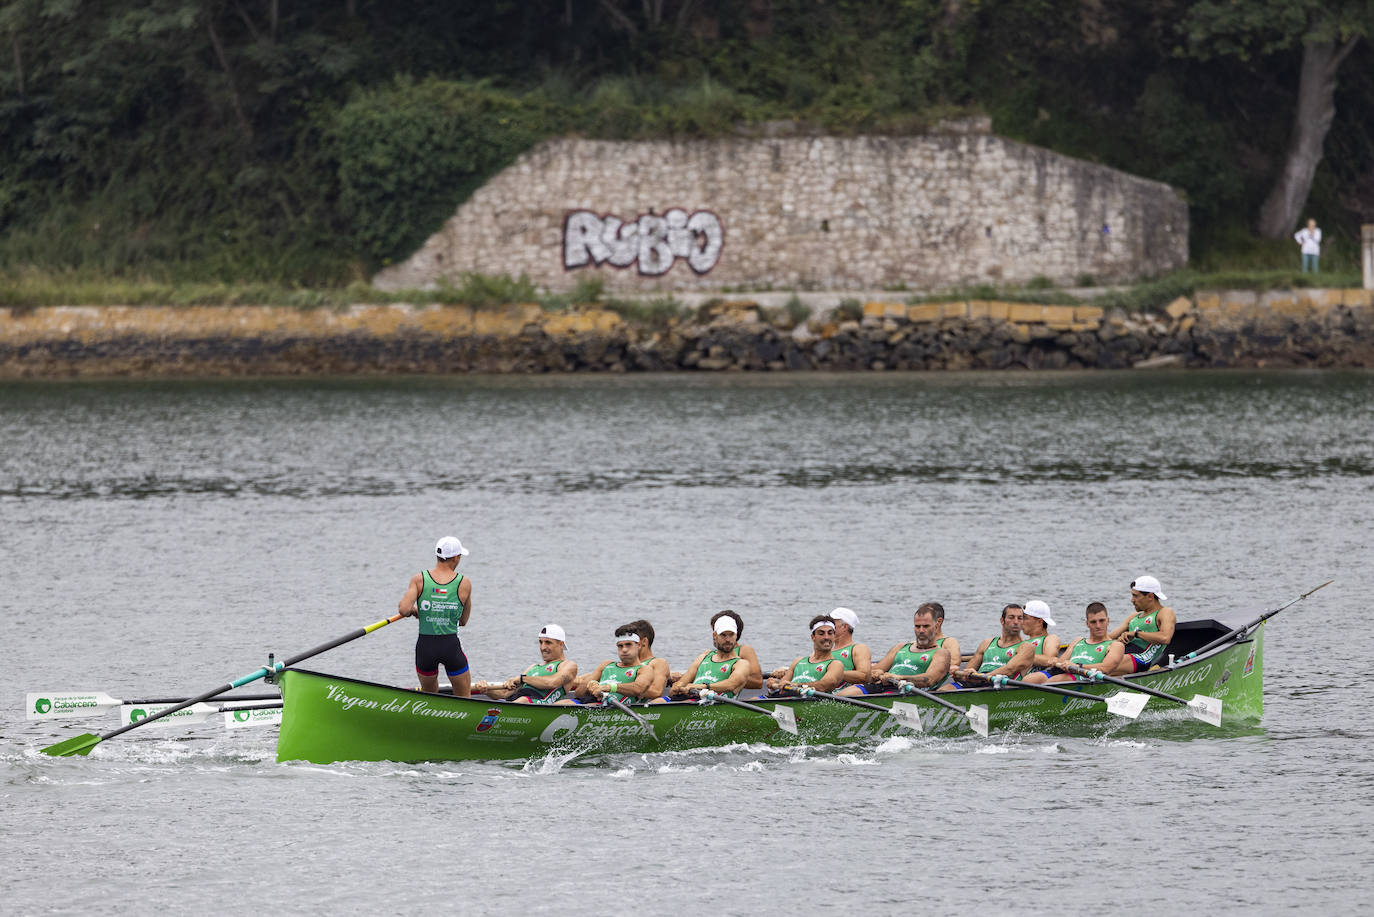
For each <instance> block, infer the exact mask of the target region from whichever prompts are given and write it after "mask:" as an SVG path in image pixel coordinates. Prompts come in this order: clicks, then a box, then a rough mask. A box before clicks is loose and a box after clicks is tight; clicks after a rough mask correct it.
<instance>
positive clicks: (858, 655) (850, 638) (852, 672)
mask: <svg viewBox="0 0 1374 917" xmlns="http://www.w3.org/2000/svg"><path fill="white" fill-rule="evenodd" d="M830 617H831V618H833V619H834V620H835V648H834V649H833V650H831V651H830V654H831V655H832V656H834V657H835V658H836V659H838V660H840V664H841V665H843V666H844V681H843V684H845V685H858V686H862V685H864V684H867V682H868V678H869V672H870V670H871V669H872V667H873V656H872V654H871V653H870V652H869V650H868V646H867V645H866V644H863V643H855V642H854V628H856V627H858V626H859V616H858V615H857V614H855V613H854V612H853V611H852V610H850V609H848V608H836V609H835V610H834V611H832V612H830Z"/></svg>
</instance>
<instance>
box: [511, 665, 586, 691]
mask: <svg viewBox="0 0 1374 917" xmlns="http://www.w3.org/2000/svg"><path fill="white" fill-rule="evenodd" d="M568 669H571V670H572V674H571V675H569V674H568V673H567V671H566V670H568ZM576 677H577V663H575V662H567V661H565V662H564V663H563V664H562V665H560V666H559V667H558V671H557V672H554V673H553V674H551V675H522V676H520V680H521V683H522V684H527V685H529V686H530V687H531V688H537V689H538V690H540V691H547V690H549V689H550V688H561V687H562V686H563V685H565V684H567V683H568V680H569V679H570V678H576Z"/></svg>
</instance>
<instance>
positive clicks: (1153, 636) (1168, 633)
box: [1135, 608, 1178, 646]
mask: <svg viewBox="0 0 1374 917" xmlns="http://www.w3.org/2000/svg"><path fill="white" fill-rule="evenodd" d="M1177 625H1178V619H1177V618H1176V617H1174V610H1173V609H1172V608H1161V609H1160V610H1159V630H1157V631H1146V630H1138V631H1136V633H1135V638H1136V639H1137V640H1139V641H1140V642H1141V643H1163V644H1164V645H1166V646H1167V645H1168V644H1169V642H1170V641H1171V640H1173V639H1174V628H1175V627H1176V626H1177Z"/></svg>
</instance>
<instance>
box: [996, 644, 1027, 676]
mask: <svg viewBox="0 0 1374 917" xmlns="http://www.w3.org/2000/svg"><path fill="white" fill-rule="evenodd" d="M1034 658H1035V647H1033V646H1031V645H1030V644H1029V643H1023V644H1021V645H1020V646H1019V647H1018V648H1017V650H1016V655H1015V656H1012V657H1011V658H1010V659H1008V660H1007V664H1006V665H1003V666H998V667H997V668H995V669H993V670H992V671H991V672H987V673H986V674H987V675H1005V676H1007V677H1008V678H1020V677H1021V675H1022V674H1023V673H1024V672H1025V671H1026V669H1029V668H1030V666H1031V660H1032V659H1034Z"/></svg>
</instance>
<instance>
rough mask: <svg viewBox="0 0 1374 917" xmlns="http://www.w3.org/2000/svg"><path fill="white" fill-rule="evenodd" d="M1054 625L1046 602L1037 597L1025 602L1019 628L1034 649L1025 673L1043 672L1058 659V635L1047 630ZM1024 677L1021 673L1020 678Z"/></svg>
mask: <svg viewBox="0 0 1374 917" xmlns="http://www.w3.org/2000/svg"><path fill="white" fill-rule="evenodd" d="M1055 626H1056V625H1055V623H1054V618H1052V617H1050V606H1049V605H1048V604H1047V603H1045V602H1042V601H1040V600H1039V599H1031V600H1030V601H1029V602H1027V603H1026V613H1025V615H1023V616H1022V619H1021V630H1022V632H1023V633H1025V635H1026V640H1027V641H1028V642H1029V643H1030V644H1031V646H1032V647H1034V649H1035V655H1034V657H1032V659H1031V664H1030V670H1029V671H1028V672H1027V673H1026V674H1032V673H1034V672H1045V670H1046V669H1048V668H1049V667H1050V666H1052V665H1054V663H1055V661H1056V660H1057V659H1059V635H1058V634H1052V633H1050V632H1049V629H1050V628H1051V627H1055ZM1045 674H1046V675H1048V674H1049V673H1048V672H1046V673H1045ZM1024 677H1025V676H1024V675H1023V676H1022V678H1024Z"/></svg>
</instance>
